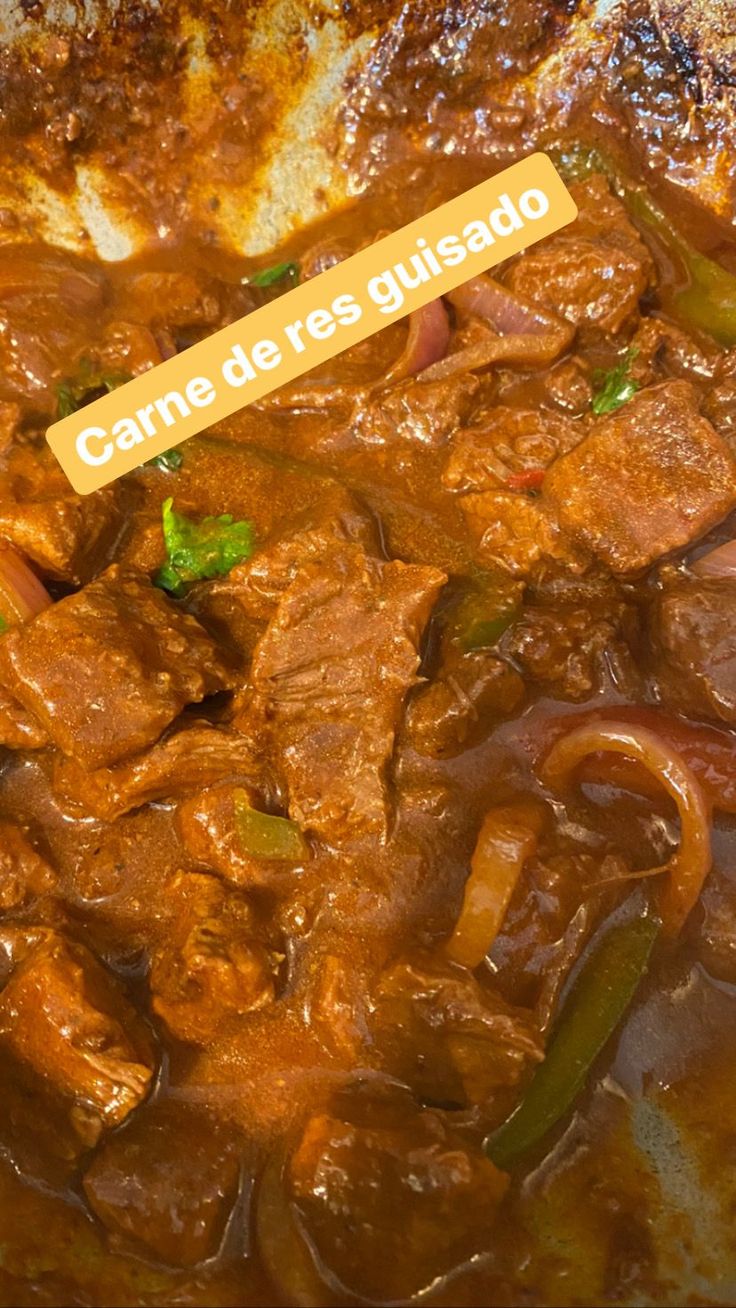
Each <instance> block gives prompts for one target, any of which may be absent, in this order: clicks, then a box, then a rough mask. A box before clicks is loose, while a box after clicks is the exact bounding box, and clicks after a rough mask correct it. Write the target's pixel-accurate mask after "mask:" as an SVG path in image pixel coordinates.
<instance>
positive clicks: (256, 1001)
mask: <svg viewBox="0 0 736 1308" xmlns="http://www.w3.org/2000/svg"><path fill="white" fill-rule="evenodd" d="M170 893H171V897H172V902H174V903H177V912H176V916H175V918H174V921H173V922H172V925H171V928H170V931H169V934H168V936H167V939H166V941H165V942H164V943H163V944H161V945H160V946H159V947H158V948H157V949H156V950H155V951H154V954H153V959H152V963H151V993H152V995H153V1001H152V1002H153V1010H154V1012H155V1013H156V1014H157V1015H158V1016H159V1017H160V1018H162V1019H163V1021H164V1022H165V1024H166V1026H167V1028H168V1030H169V1031H170V1032H171V1033H172V1035H174V1036H176V1037H177V1038H178V1039H179V1040H184V1041H188V1042H191V1043H193V1044H198V1043H202V1044H207V1043H208V1042H209V1041H210V1040H211V1039H212V1038H213V1035H214V1034H215V1032H216V1031H217V1028H218V1027H219V1026H220V1025H221V1024H222V1023H223V1022H224V1021H225V1020H226V1019H227V1018H233V1017H242V1016H243V1015H244V1014H246V1013H252V1012H254V1011H255V1010H256V1009H259V1008H263V1007H264V1005H266V1004H268V1003H270V1002H271V1001H272V999H273V997H274V975H275V972H276V970H277V968H278V962H279V959H278V958H277V957H274V956H273V955H272V954H271V953H270V952H269V951H268V950H267V949H265V948H264V946H263V945H262V944H261V943H260V942H259V940H258V939H257V937H256V931H255V925H254V921H253V916H252V912H251V910H250V907H249V905H248V903H247V901H246V900H245V899H244V898H243V897H242V896H240V895H237V894H233V893H232V891H230V890H228V888H227V887H226V886H225V885H223V883H222V882H221V881H218V879H217V878H216V877H210V876H206V875H204V874H202V873H194V872H191V873H184V872H182V873H181V874H180V875H179V876H177V877H176V878H175V879H174V881H173V882H172V885H171V892H170Z"/></svg>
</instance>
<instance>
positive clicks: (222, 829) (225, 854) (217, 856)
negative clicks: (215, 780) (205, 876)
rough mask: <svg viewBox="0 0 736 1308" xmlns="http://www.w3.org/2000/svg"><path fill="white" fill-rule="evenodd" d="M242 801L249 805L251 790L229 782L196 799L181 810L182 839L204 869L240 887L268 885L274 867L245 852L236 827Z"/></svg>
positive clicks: (179, 819)
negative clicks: (237, 807) (209, 869)
mask: <svg viewBox="0 0 736 1308" xmlns="http://www.w3.org/2000/svg"><path fill="white" fill-rule="evenodd" d="M239 799H240V800H244V802H245V803H246V804H247V803H249V802H250V797H249V792H248V790H247V789H245V788H244V787H242V786H235V785H232V784H229V783H227V782H225V783H224V784H223V785H220V786H208V787H207V789H206V790H202V791H200V792H199V794H197V795H193V796H192V798H191V799H188V800H186V801H185V803H183V804H181V805H180V806H179V811H178V814H177V817H178V821H179V830H180V832H181V838H182V840H183V842H184V846H185V848H186V851H187V853H188V854H189V856H190V857H191V858H192V859H193V861H194V862H195V863H197V864H198V865H199V866H200V867H209V868H212V870H213V871H214V872H219V874H220V875H221V876H223V877H225V878H226V879H227V880H228V881H232V882H234V883H235V884H236V885H243V886H254V885H266V884H268V882H269V881H270V880H271V879H272V877H273V871H274V869H273V863H271V862H269V860H268V859H257V858H253V857H252V856H251V855H249V854H247V853H246V852H245V851H244V849H243V846H242V842H241V841H240V838H239V836H238V830H237V825H236V802H237V801H238V800H239ZM254 807H257V803H255V804H254Z"/></svg>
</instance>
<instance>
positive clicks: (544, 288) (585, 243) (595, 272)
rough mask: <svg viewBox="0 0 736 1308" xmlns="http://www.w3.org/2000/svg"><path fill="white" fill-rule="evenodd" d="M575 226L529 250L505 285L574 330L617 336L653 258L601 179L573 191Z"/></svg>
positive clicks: (632, 312)
mask: <svg viewBox="0 0 736 1308" xmlns="http://www.w3.org/2000/svg"><path fill="white" fill-rule="evenodd" d="M571 192H572V195H573V197H574V199H575V201H576V203H577V205H578V216H577V218H576V220H575V222H573V223H571V224H570V226H569V227H565V228H564V229H563V230H562V231H561V232H559V233H558V234H557V235H556V236H552V237H550V238H549V239H548V240H547V241H544V242H542V244H541V245H539V246H538V247H537V248H536V249H535V250H532V251H528V252H527V253H526V254H524V255H523V256H522V258H521V259H519V261H518V263H515V264H514V265H513V266H512V268H511V270H510V272H509V277H508V280H509V285H510V286H511V287H513V289H514V290H515V291H517V292H518V293H519V294H521V295H525V296H527V297H528V298H529V299H530V300H533V301H534V302H535V303H537V304H541V305H544V306H545V308H547V309H550V310H552V312H554V313H559V314H560V315H561V316H562V317H563V318H567V319H568V320H569V321H570V322H573V323H575V326H576V327H583V326H594V327H599V328H601V329H603V330H605V331H608V332H618V331H620V330H621V328H622V327H623V326H624V324H625V323H626V322H627V320H628V319H631V318H632V317H634V316H635V315H636V312H637V309H638V305H639V300H640V299H641V296H642V295H643V293H644V291H645V290H646V289H647V286H648V285H649V283H650V281H651V279H652V274H653V265H652V258H651V255H650V253H649V250H648V249H647V247H646V245H645V244H644V242H643V241H642V239H641V237H640V235H639V233H638V231H637V229H636V227H635V226H634V224H633V223H632V222H631V220H630V219H629V217H628V215H627V213H626V209H625V208H624V206H623V204H622V203H621V201H620V200H619V199H618V198H617V197H616V196H615V195H613V194H612V192H611V189H610V187H609V185H608V182H607V181H606V179H605V178H604V177H601V176H594V177H591V178H589V179H588V180H587V181H585V182H581V183H579V184H578V185H577V186H573V187H571Z"/></svg>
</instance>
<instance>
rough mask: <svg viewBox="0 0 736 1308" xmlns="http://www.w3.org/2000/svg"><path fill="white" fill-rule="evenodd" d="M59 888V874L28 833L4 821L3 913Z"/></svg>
mask: <svg viewBox="0 0 736 1308" xmlns="http://www.w3.org/2000/svg"><path fill="white" fill-rule="evenodd" d="M55 885H56V873H55V872H54V869H53V868H52V867H51V866H50V864H49V863H47V861H46V859H45V858H43V857H42V856H41V854H39V853H37V851H36V850H35V849H34V848H33V845H32V844H31V841H30V839H29V837H28V834H27V832H25V831H23V830H22V829H21V828H20V827H18V826H16V825H15V823H13V822H4V821H0V910H2V911H3V912H8V911H9V910H10V909H11V908H21V907H22V906H23V905H24V904H27V903H28V902H29V901H30V900H33V899H37V898H38V897H39V896H40V895H47V894H49V893H50V891H52V890H53V889H54V887H55Z"/></svg>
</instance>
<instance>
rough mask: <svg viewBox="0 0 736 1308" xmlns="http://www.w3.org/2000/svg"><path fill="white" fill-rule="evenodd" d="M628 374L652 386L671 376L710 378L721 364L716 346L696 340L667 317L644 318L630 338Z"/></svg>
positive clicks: (692, 379) (691, 378)
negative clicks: (719, 363)
mask: <svg viewBox="0 0 736 1308" xmlns="http://www.w3.org/2000/svg"><path fill="white" fill-rule="evenodd" d="M630 348H631V355H632V357H631V364H630V367H629V373H630V375H631V376H632V377H633V378H634V380H635V381H636V382H638V384H639V386H651V385H653V384H654V382H658V381H663V380H666V379H667V378H669V377H680V378H684V379H685V380H686V381H695V382H697V381H701V382H702V381H707V380H709V379H711V378H712V377H713V376H714V373H715V372H716V369H717V366H718V359H719V354H720V352H719V350H718V348H717V346H715V345H712V344H711V345H708V343H707V342H705V341H703V340H700V341H696V340H695V339H694V337H692V336H688V334H687V332H685V331H683V329H682V327H678V326H677V324H676V323H673V322H669V321H668V320H667V319H666V318H658V317H657V318H654V317H652V318H642V320H641V322H640V323H639V326H638V328H637V330H636V332H635V334H634V336H633V337H632V338H631V347H630Z"/></svg>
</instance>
